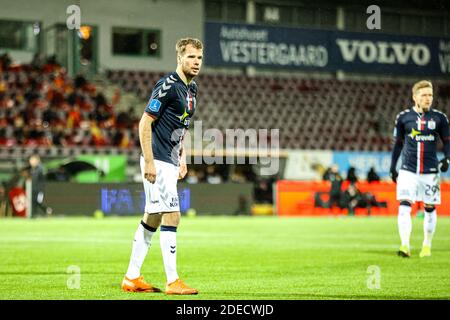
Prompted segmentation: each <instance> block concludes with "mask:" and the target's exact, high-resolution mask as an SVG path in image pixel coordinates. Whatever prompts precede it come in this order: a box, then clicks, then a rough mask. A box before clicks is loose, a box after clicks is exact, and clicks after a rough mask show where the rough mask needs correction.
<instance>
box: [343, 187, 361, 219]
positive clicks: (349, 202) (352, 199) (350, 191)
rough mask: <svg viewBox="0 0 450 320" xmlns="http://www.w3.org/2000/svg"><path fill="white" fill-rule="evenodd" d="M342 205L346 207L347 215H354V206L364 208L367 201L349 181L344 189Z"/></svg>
mask: <svg viewBox="0 0 450 320" xmlns="http://www.w3.org/2000/svg"><path fill="white" fill-rule="evenodd" d="M343 207H345V208H347V209H348V215H350V216H354V215H355V208H356V207H358V208H366V207H367V203H366V201H365V199H364V198H363V196H362V194H361V192H360V191H359V190H358V188H356V185H355V184H354V183H350V185H349V186H348V188H347V190H345V191H344V196H343Z"/></svg>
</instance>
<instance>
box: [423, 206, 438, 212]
mask: <svg viewBox="0 0 450 320" xmlns="http://www.w3.org/2000/svg"><path fill="white" fill-rule="evenodd" d="M435 208H436V207H435V206H434V205H432V204H425V211H426V212H433V211H434V209H435Z"/></svg>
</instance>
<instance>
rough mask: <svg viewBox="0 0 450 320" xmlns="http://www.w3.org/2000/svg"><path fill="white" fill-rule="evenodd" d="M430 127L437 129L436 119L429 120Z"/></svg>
mask: <svg viewBox="0 0 450 320" xmlns="http://www.w3.org/2000/svg"><path fill="white" fill-rule="evenodd" d="M428 129H430V130H434V129H436V121H434V120H433V119H431V120H430V121H428Z"/></svg>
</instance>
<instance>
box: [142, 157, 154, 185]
mask: <svg viewBox="0 0 450 320" xmlns="http://www.w3.org/2000/svg"><path fill="white" fill-rule="evenodd" d="M144 179H146V180H147V181H148V182H150V183H155V181H156V168H155V163H154V162H153V161H149V162H145V164H144Z"/></svg>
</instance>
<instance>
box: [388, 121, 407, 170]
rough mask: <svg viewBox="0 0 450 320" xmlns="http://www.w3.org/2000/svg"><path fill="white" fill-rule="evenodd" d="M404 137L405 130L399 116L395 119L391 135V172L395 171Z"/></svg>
mask: <svg viewBox="0 0 450 320" xmlns="http://www.w3.org/2000/svg"><path fill="white" fill-rule="evenodd" d="M404 137H405V128H404V126H403V121H402V119H401V114H399V115H397V118H396V119H395V127H394V134H393V148H392V156H391V170H393V169H395V168H396V166H397V161H398V158H399V157H400V154H401V153H402V148H403V139H404Z"/></svg>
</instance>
